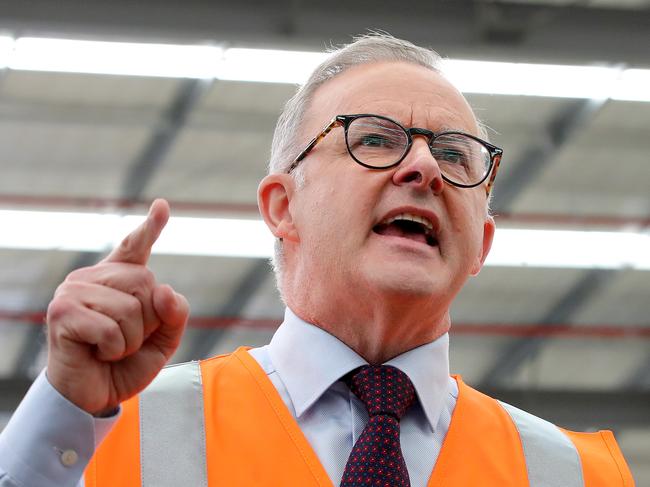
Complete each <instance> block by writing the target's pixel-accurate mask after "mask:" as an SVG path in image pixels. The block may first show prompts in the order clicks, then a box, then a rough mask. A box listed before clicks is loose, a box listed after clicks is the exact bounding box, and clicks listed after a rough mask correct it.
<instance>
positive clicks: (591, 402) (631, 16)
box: [0, 0, 650, 485]
mask: <svg viewBox="0 0 650 487" xmlns="http://www.w3.org/2000/svg"><path fill="white" fill-rule="evenodd" d="M251 12H255V14H254V15H252V14H251ZM368 29H382V30H386V31H388V32H390V33H392V34H394V35H396V36H398V37H403V38H406V39H408V40H411V41H413V42H416V43H420V44H423V45H427V46H431V47H433V48H435V49H436V50H438V51H439V52H440V53H441V54H442V55H443V56H445V57H449V58H455V59H458V58H461V59H475V60H489V61H502V62H522V61H525V62H528V63H550V64H574V65H580V66H607V67H616V68H617V69H630V68H639V69H649V68H650V49H649V48H648V46H649V45H650V1H641V0H628V1H616V0H607V1H606V0H595V1H567V0H557V1H541V0H540V1H518V2H501V1H454V2H452V1H438V2H411V3H410V4H409V5H408V7H406V6H398V4H397V3H396V2H383V1H382V2H379V1H375V2H371V1H365V0H364V1H356V2H350V1H347V2H337V1H333V2H306V1H296V0H294V1H287V2H263V1H252V0H242V1H239V2H236V3H226V2H201V1H198V0H191V1H186V2H182V3H181V2H172V1H153V0H145V1H140V2H137V4H136V3H135V2H126V1H123V2H120V1H111V2H108V1H96V0H95V1H83V2H82V1H72V0H59V1H57V2H50V1H45V0H32V1H21V2H18V1H14V2H8V1H2V2H0V35H7V36H10V37H13V38H18V37H24V36H34V37H55V38H68V39H94V40H109V41H129V42H164V43H177V44H206V45H208V44H209V45H218V46H229V47H249V48H274V49H288V50H299V51H323V50H325V49H326V48H327V47H329V46H330V45H332V44H337V43H341V42H349V41H350V39H351V36H352V35H354V34H359V33H363V32H365V31H367V30H368ZM278 69H282V67H281V66H278ZM489 75H490V73H486V76H489ZM567 81H568V80H567ZM294 91H295V86H294V85H291V84H284V83H264V82H250V81H237V80H230V81H227V80H220V79H210V80H205V79H187V78H183V79H181V78H162V77H146V76H119V75H103V74H87V73H86V74H83V73H62V72H46V71H26V70H17V69H9V68H5V69H0V168H1V173H0V174H1V177H0V210H25V211H26V210H45V211H56V212H66V211H71V212H99V213H115V212H118V213H120V212H121V213H129V214H143V213H144V212H145V210H146V207H147V204H148V203H149V202H150V201H151V200H152V199H153V198H156V197H164V198H167V199H168V200H169V201H170V203H171V206H172V214H173V215H176V216H200V217H208V218H215V217H227V218H244V219H257V218H258V215H257V210H256V189H257V184H258V182H259V180H260V179H261V178H262V177H263V175H264V174H265V170H266V164H267V161H268V154H269V147H270V141H271V138H272V133H273V128H274V124H275V120H276V118H277V116H278V114H279V112H280V110H281V109H282V106H283V104H284V102H285V101H286V100H287V99H288V98H289V97H290V96H291V94H292V93H293V92H294ZM467 98H468V100H469V102H470V104H471V105H472V107H473V108H474V109H475V111H476V113H477V115H478V116H479V117H480V118H481V119H482V120H483V122H485V123H486V124H487V126H489V127H490V129H491V130H490V137H491V140H492V142H494V143H495V144H497V145H499V146H501V147H503V148H504V152H505V155H504V159H503V162H502V165H501V169H500V173H499V176H498V178H497V183H496V188H495V197H494V204H493V206H494V211H495V214H496V221H497V227H498V228H501V229H554V230H576V231H598V232H607V233H634V232H636V233H640V234H645V235H648V233H649V231H650V156H649V154H650V128H649V127H650V102H647V101H646V102H643V101H623V100H615V99H608V98H606V97H605V98H598V99H592V98H560V97H542V96H522V95H517V96H513V95H503V94H501V95H495V94H486V93H468V94H467ZM0 218H1V217H0ZM0 225H1V226H2V228H4V225H2V221H0ZM0 231H1V230H0ZM497 232H498V230H497ZM598 235H600V234H596V233H594V234H593V240H592V241H593V245H594V247H595V246H596V245H597V244H599V242H598V241H597V239H598V238H599V237H598ZM588 247H589V246H588ZM589 250H590V249H589V248H585V252H587V251H589ZM531 251H532V250H531ZM621 251H622V250H621V249H620V248H616V246H612V247H611V248H606V250H605V251H604V253H607V254H609V253H612V254H615V253H617V252H621ZM542 252H543V250H542ZM648 252H650V248H649V249H648ZM102 255H103V254H102V252H89V251H87V252H78V251H64V250H34V249H20V248H0V269H1V272H0V391H1V393H0V411H4V414H3V415H0V427H1V425H2V421H3V420H2V418H3V417H4V418H5V419H6V418H7V415H8V414H9V413H10V411H11V409H12V408H13V407H15V405H16V403H17V401H18V400H19V398H20V397H21V395H22V394H23V393H24V391H25V388H26V386H27V384H28V383H29V381H30V380H31V379H32V378H33V377H34V376H35V374H36V373H37V372H38V371H39V370H40V369H41V368H42V367H43V365H44V360H45V351H44V330H43V328H44V327H43V326H42V323H43V316H44V311H45V309H46V307H47V304H48V302H49V300H50V299H51V297H52V294H53V292H54V290H55V288H56V286H57V285H58V284H59V283H60V282H61V281H62V280H63V279H64V277H65V276H66V274H67V273H69V272H70V271H71V270H72V269H74V268H77V267H80V266H85V265H91V264H92V263H94V262H96V261H97V260H98V259H100V258H101V256H102ZM603 257H605V256H603ZM150 262H151V268H152V270H153V271H154V272H155V274H156V276H157V277H158V279H159V281H161V282H167V283H170V284H171V285H172V286H174V287H175V288H176V289H178V290H179V291H180V292H182V293H183V294H185V295H186V296H187V297H188V299H189V301H190V303H191V306H192V316H193V317H192V319H191V322H190V326H189V328H188V330H187V332H186V336H185V338H184V341H183V343H182V345H181V347H180V349H179V350H178V352H177V353H176V356H175V357H174V361H180V360H189V359H192V358H194V359H196V358H202V357H205V356H208V355H211V354H215V353H221V352H223V351H229V350H232V349H233V348H235V347H237V346H239V345H252V346H256V345H260V344H264V343H266V342H267V341H268V340H269V338H270V336H271V335H272V333H273V330H274V328H275V327H276V326H277V324H278V323H279V322H280V321H281V318H282V313H283V306H282V303H281V302H280V300H279V298H278V295H277V291H276V289H275V282H274V278H273V275H272V272H271V270H270V267H269V265H268V263H267V262H266V260H264V259H258V258H250V257H249V258H244V257H238V258H233V257H224V256H205V255H194V256H191V255H166V254H158V255H154V256H153V257H152V259H151V261H150ZM649 317H650V270H647V269H645V268H634V266H628V267H620V268H611V267H609V268H602V267H598V266H592V267H589V266H587V267H584V266H583V267H577V266H575V267H571V266H568V267H554V266H530V265H529V266H512V265H508V266H505V265H490V266H487V267H486V268H484V270H483V271H482V272H481V274H480V276H478V277H477V278H475V279H472V280H471V281H470V282H469V283H468V284H467V286H466V287H465V289H464V290H463V291H462V293H461V295H460V297H459V298H458V299H457V301H456V303H455V306H454V308H453V309H452V319H453V326H452V335H451V344H452V345H451V346H452V350H451V361H452V370H453V372H455V373H460V374H462V375H463V376H464V378H465V380H466V381H467V382H469V383H470V384H472V385H474V386H476V387H479V388H482V389H483V390H486V391H488V392H491V393H492V394H494V395H496V396H498V397H500V398H503V399H504V400H506V401H508V402H513V403H515V404H519V405H521V406H522V407H524V408H526V409H528V410H530V411H532V412H535V413H537V414H540V415H542V416H545V417H547V418H548V419H551V420H553V421H555V422H557V423H559V424H561V425H563V426H566V427H569V428H582V429H585V428H586V429H594V428H613V429H615V430H616V432H617V437H618V438H619V440H620V442H621V445H622V448H623V450H624V451H625V453H626V455H627V456H628V459H629V461H630V464H631V466H632V468H633V471H634V472H635V475H636V477H637V482H639V485H643V480H645V482H646V483H647V484H650V447H648V445H650V414H649V413H650V318H649Z"/></svg>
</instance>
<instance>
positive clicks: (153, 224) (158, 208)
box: [103, 199, 169, 265]
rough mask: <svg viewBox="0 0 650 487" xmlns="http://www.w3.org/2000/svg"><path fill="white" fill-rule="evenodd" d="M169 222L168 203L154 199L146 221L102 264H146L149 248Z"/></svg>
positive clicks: (149, 253)
mask: <svg viewBox="0 0 650 487" xmlns="http://www.w3.org/2000/svg"><path fill="white" fill-rule="evenodd" d="M168 220H169V203H167V201H165V200H163V199H156V200H154V202H153V203H151V207H150V208H149V214H148V215H147V219H146V220H145V221H144V222H142V223H141V224H140V226H138V227H137V228H136V229H135V230H133V231H132V232H131V233H130V234H128V235H127V236H126V237H125V238H124V240H122V242H121V243H120V245H118V246H117V247H115V248H114V249H113V251H112V252H111V253H110V254H108V256H107V257H106V258H105V259H104V260H103V262H126V263H129V264H142V265H144V264H146V263H147V261H148V260H149V256H150V255H151V247H152V246H153V244H154V243H155V242H156V240H157V239H158V236H159V235H160V232H162V229H163V228H165V225H166V224H167V221H168Z"/></svg>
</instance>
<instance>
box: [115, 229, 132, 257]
mask: <svg viewBox="0 0 650 487" xmlns="http://www.w3.org/2000/svg"><path fill="white" fill-rule="evenodd" d="M136 243H137V242H136V239H135V237H134V235H133V234H130V235H127V236H126V237H124V239H123V240H122V242H120V245H119V246H118V248H117V250H118V252H119V253H120V255H121V256H122V257H123V258H124V257H126V258H128V257H129V256H131V255H134V254H135V246H136Z"/></svg>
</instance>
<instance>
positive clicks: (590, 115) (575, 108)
mask: <svg viewBox="0 0 650 487" xmlns="http://www.w3.org/2000/svg"><path fill="white" fill-rule="evenodd" d="M606 102H607V99H585V100H576V101H572V102H569V103H567V104H566V105H565V107H564V108H563V109H562V110H561V111H560V112H559V113H558V114H557V115H556V116H555V117H553V119H552V120H551V121H550V122H549V123H548V124H547V126H546V129H545V130H543V131H541V132H540V133H535V134H533V140H532V141H531V143H530V148H529V149H528V150H526V151H525V152H524V154H523V155H522V156H521V158H520V160H518V161H513V162H512V164H508V167H509V170H507V171H504V174H503V179H500V180H499V181H497V186H496V190H495V191H494V197H493V201H492V205H491V206H492V208H493V209H494V212H495V213H496V214H499V213H501V212H506V211H508V210H509V209H510V207H511V206H512V204H513V203H514V201H515V200H516V199H517V198H518V197H519V196H520V195H521V194H522V193H523V192H524V191H525V190H526V189H527V188H528V187H529V186H530V185H531V184H532V183H533V182H534V181H535V179H537V177H538V176H539V174H541V172H542V170H543V169H544V168H545V167H546V166H547V165H548V164H549V163H550V162H551V161H552V160H553V158H554V157H555V156H556V154H557V153H558V151H559V149H560V148H561V147H562V146H563V145H564V144H565V143H566V142H567V141H569V140H570V139H571V138H572V137H575V136H576V134H577V133H578V132H579V131H580V130H582V129H584V128H585V127H587V125H588V124H589V122H590V121H591V120H593V119H594V118H595V116H596V114H597V113H598V112H599V111H600V110H601V109H602V108H603V107H604V106H605V103H606Z"/></svg>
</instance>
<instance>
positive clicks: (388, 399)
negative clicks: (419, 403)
mask: <svg viewBox="0 0 650 487" xmlns="http://www.w3.org/2000/svg"><path fill="white" fill-rule="evenodd" d="M348 385H349V386H350V390H352V392H354V394H355V395H356V396H357V397H358V398H359V399H360V400H361V402H362V403H363V404H364V405H365V406H366V409H367V410H368V415H369V416H370V417H372V416H376V415H378V414H390V415H391V416H395V417H396V418H397V420H400V419H401V418H402V416H403V415H404V413H405V412H406V410H407V409H408V408H409V407H410V406H411V404H413V401H414V400H415V388H414V387H413V383H412V382H411V379H409V378H408V376H407V375H406V374H405V373H404V372H402V371H401V370H399V369H398V368H395V367H393V366H391V365H365V366H363V367H361V368H360V369H358V370H357V371H356V372H355V373H353V374H352V376H351V377H349V378H348Z"/></svg>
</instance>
